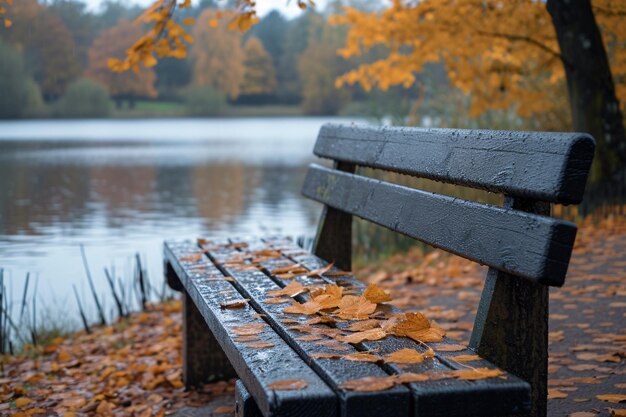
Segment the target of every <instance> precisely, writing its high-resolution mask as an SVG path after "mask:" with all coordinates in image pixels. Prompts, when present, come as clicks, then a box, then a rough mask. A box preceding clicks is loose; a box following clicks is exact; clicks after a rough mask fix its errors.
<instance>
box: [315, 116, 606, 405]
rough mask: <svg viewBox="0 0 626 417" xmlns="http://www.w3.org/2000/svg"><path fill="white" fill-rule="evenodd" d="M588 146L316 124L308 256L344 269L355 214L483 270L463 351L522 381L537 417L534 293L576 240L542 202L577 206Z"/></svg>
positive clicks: (561, 273)
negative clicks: (427, 183) (429, 186)
mask: <svg viewBox="0 0 626 417" xmlns="http://www.w3.org/2000/svg"><path fill="white" fill-rule="evenodd" d="M594 149H595V142H594V140H593V138H592V137H591V136H589V135H586V134H581V133H540V132H503V131H488V130H456V129H418V128H370V127H358V126H340V125H325V126H324V127H323V128H322V129H321V131H320V133H319V137H318V140H317V143H316V145H315V151H314V152H315V154H316V155H317V156H320V157H323V158H330V159H333V160H334V161H335V164H334V168H333V169H329V168H324V167H321V166H318V165H312V166H311V167H310V169H309V171H308V173H307V177H306V180H305V182H304V187H303V194H304V195H305V196H307V197H310V198H312V199H314V200H317V201H319V202H321V203H324V204H325V207H324V211H323V213H322V218H321V219H320V223H319V228H318V232H317V236H316V241H315V244H314V248H313V251H314V253H315V254H316V255H318V256H320V257H321V258H323V259H325V260H327V261H335V263H336V265H337V266H338V267H340V268H342V269H345V270H350V268H351V250H352V246H351V243H352V234H351V230H352V227H351V226H352V216H353V215H356V216H359V217H362V218H364V219H366V220H369V221H371V222H374V223H377V224H379V225H382V226H385V227H387V228H389V229H391V230H394V231H397V232H400V233H403V234H405V235H407V236H410V237H413V238H415V239H419V240H421V241H423V242H425V243H427V244H430V245H432V246H435V247H438V248H442V249H445V250H447V251H449V252H452V253H455V254H457V255H460V256H463V257H465V258H468V259H471V260H474V261H476V262H480V263H482V264H486V265H489V267H490V268H489V271H488V273H487V276H486V279H485V285H484V287H483V292H482V296H481V299H480V302H479V305H478V309H477V312H476V318H475V321H474V328H473V330H472V335H471V338H470V341H469V346H470V348H472V349H474V350H475V351H476V352H477V353H478V354H480V355H481V356H482V357H483V358H485V359H488V360H489V361H491V362H492V363H494V364H495V365H497V366H499V367H500V368H502V369H504V370H506V371H508V372H510V373H512V374H514V375H517V376H518V377H520V378H522V379H523V380H525V381H528V382H529V383H530V384H531V388H532V393H531V395H532V409H531V413H530V414H529V415H533V416H545V415H546V410H547V393H548V388H547V377H548V302H549V292H548V287H547V286H546V285H555V286H560V285H562V284H563V282H564V279H565V274H566V272H567V266H568V264H569V259H570V256H571V253H572V249H573V246H574V238H575V236H576V226H575V225H574V224H572V223H569V222H566V221H563V220H559V219H555V218H552V217H549V215H550V203H562V204H573V203H578V202H580V201H581V199H582V196H583V192H584V188H585V183H586V182H587V174H588V172H589V168H590V167H591V161H592V159H593V153H594ZM357 165H358V166H364V167H371V168H375V169H382V170H389V171H394V172H399V173H403V174H408V175H412V176H415V177H423V178H429V179H433V180H437V181H443V182H447V183H452V184H458V185H462V186H467V187H472V188H480V189H484V190H488V191H492V192H496V193H500V194H504V195H505V200H504V206H503V207H498V206H494V205H488V204H481V203H477V202H471V201H466V200H463V199H458V198H451V197H447V196H443V195H439V194H434V193H430V192H425V191H420V190H416V189H413V188H409V187H404V186H400V185H397V184H392V183H390V182H386V181H380V180H376V179H372V178H367V177H364V176H361V175H355V171H356V166H357ZM519 277H523V278H527V279H520V278H519ZM542 284H546V285H542Z"/></svg>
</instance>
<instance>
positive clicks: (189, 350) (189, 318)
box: [183, 291, 236, 388]
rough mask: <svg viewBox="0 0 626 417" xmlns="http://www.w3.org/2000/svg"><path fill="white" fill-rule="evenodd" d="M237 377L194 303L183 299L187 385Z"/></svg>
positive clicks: (187, 297)
mask: <svg viewBox="0 0 626 417" xmlns="http://www.w3.org/2000/svg"><path fill="white" fill-rule="evenodd" d="M234 376H236V373H235V370H234V369H233V367H232V365H231V364H230V362H229V361H228V358H227V357H226V355H225V354H224V351H223V350H222V348H221V347H220V345H219V343H217V340H215V337H214V336H213V334H212V333H211V331H210V330H209V328H208V327H207V324H206V322H205V321H204V318H203V317H202V315H201V314H200V312H199V311H198V308H197V307H196V305H195V304H194V302H193V300H192V299H191V297H190V296H189V294H187V292H186V291H184V296H183V381H184V382H185V386H186V387H187V388H190V387H193V386H198V385H200V384H203V383H205V382H210V381H217V380H227V379H230V378H232V377H234Z"/></svg>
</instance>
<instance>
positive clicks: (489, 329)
mask: <svg viewBox="0 0 626 417" xmlns="http://www.w3.org/2000/svg"><path fill="white" fill-rule="evenodd" d="M507 206H508V207H513V208H516V209H521V210H524V211H528V212H531V213H538V214H543V215H549V214H550V208H549V205H547V204H543V203H534V202H532V201H525V200H520V201H512V199H507V201H506V202H505V207H507ZM548 291H549V288H548V287H547V286H545V285H542V284H538V283H535V282H531V281H528V280H525V279H522V278H519V277H514V276H511V275H508V274H505V273H504V272H499V271H497V270H495V269H489V272H488V273H487V280H486V282H485V287H484V289H483V294H482V297H481V299H480V304H479V306H478V312H477V313H476V321H475V323H474V331H473V332H472V337H471V340H470V347H471V348H473V349H475V350H476V351H477V352H478V354H479V355H481V356H482V357H484V358H485V359H487V360H489V361H491V362H493V363H494V364H495V365H497V366H498V367H500V368H502V369H504V370H506V371H508V372H510V373H512V374H513V375H516V376H518V377H519V378H521V379H523V380H524V381H527V382H528V383H530V385H531V391H532V392H531V401H532V404H531V413H530V416H532V417H545V416H546V415H547V412H548V411H547V407H548V301H549V292H548Z"/></svg>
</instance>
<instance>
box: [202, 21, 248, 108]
mask: <svg viewBox="0 0 626 417" xmlns="http://www.w3.org/2000/svg"><path fill="white" fill-rule="evenodd" d="M215 14H216V12H215V11H213V10H205V11H204V12H202V14H201V15H200V17H199V18H198V22H197V23H196V24H195V26H194V28H193V36H194V38H195V39H196V40H197V42H196V43H195V45H194V47H193V48H192V50H191V58H192V60H193V84H194V85H196V86H209V87H213V88H214V89H215V90H217V91H220V92H222V93H224V94H225V95H227V96H229V97H230V98H237V97H238V96H239V93H240V86H241V83H242V81H243V79H244V71H245V69H244V54H243V50H242V48H241V33H239V32H235V31H229V30H228V28H227V27H226V26H227V23H226V22H224V21H219V22H217V25H214V26H210V25H208V24H207V22H209V21H211V19H212V18H213V17H214V16H215Z"/></svg>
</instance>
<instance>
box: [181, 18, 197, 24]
mask: <svg viewBox="0 0 626 417" xmlns="http://www.w3.org/2000/svg"><path fill="white" fill-rule="evenodd" d="M195 23H196V19H195V18H193V17H188V18H186V19H185V20H183V24H184V25H187V26H191V25H193V24H195Z"/></svg>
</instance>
